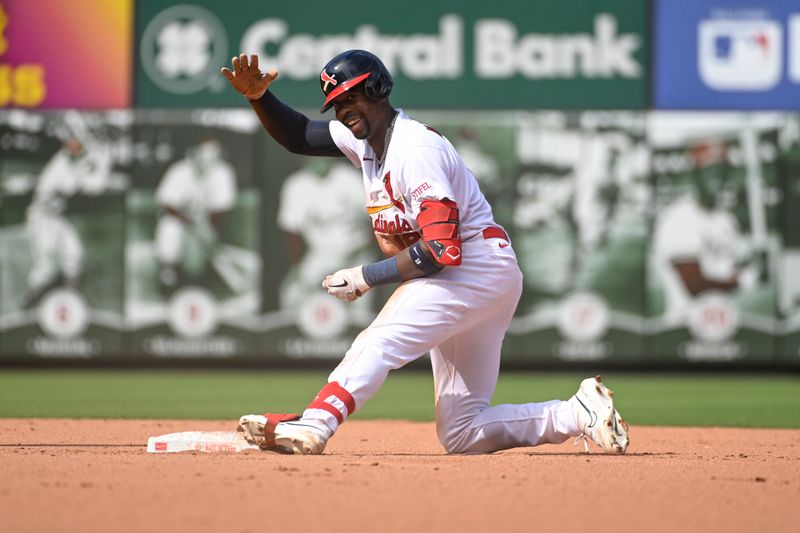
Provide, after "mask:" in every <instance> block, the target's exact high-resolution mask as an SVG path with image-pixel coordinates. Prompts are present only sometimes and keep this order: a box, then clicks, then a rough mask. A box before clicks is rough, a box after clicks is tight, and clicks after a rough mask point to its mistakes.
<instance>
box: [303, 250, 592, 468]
mask: <svg viewBox="0 0 800 533" xmlns="http://www.w3.org/2000/svg"><path fill="white" fill-rule="evenodd" d="M501 246H505V247H502V248H501ZM462 251H463V260H462V264H461V265H460V266H456V267H448V268H445V269H444V270H443V271H442V272H440V273H439V274H436V275H434V276H431V277H427V278H419V279H415V280H411V281H407V282H405V283H402V284H401V285H400V286H399V287H398V289H397V290H396V291H395V292H394V294H393V295H392V296H391V298H390V299H389V300H388V302H387V303H386V305H385V306H384V308H383V309H382V310H381V312H380V314H379V315H378V316H377V317H376V318H375V320H374V321H373V322H372V324H371V325H370V326H369V327H368V328H367V329H366V330H364V331H363V332H361V334H360V335H359V336H358V337H357V338H356V340H355V342H354V343H353V345H352V347H351V348H350V350H348V352H347V354H346V355H345V357H344V359H343V360H342V362H341V363H340V364H339V365H338V367H337V368H336V369H335V370H334V371H333V373H331V375H330V377H329V378H328V382H329V383H333V382H338V384H339V385H340V386H341V387H343V388H344V389H345V390H346V391H348V392H349V393H350V394H351V395H352V399H353V400H354V401H355V408H356V409H358V408H359V407H361V406H362V405H364V403H365V402H366V401H367V400H369V399H370V398H371V397H372V396H373V395H374V394H375V393H376V392H377V391H378V389H379V388H380V387H381V385H382V384H383V382H384V380H385V379H386V376H387V375H388V373H389V371H390V370H394V369H396V368H400V367H402V366H404V365H405V364H407V363H409V362H411V361H413V360H415V359H417V358H419V357H420V356H422V355H423V354H424V353H425V352H427V351H430V352H431V362H432V366H433V374H434V383H435V392H436V428H437V434H438V437H439V440H440V442H441V443H442V445H443V446H444V448H445V449H446V450H447V451H448V452H449V453H481V452H484V453H485V452H492V451H496V450H502V449H507V448H513V447H518V446H535V445H537V444H543V443H559V442H563V441H564V440H566V439H567V438H569V437H570V436H575V435H579V434H580V430H579V428H578V425H577V422H576V421H575V418H574V415H573V414H572V411H571V408H570V406H569V405H568V404H567V402H562V401H560V400H553V401H549V402H544V403H527V404H521V405H497V406H493V407H489V402H490V400H491V398H492V395H493V394H494V390H495V386H496V384H497V378H498V373H499V366H500V349H501V345H502V342H503V337H504V336H505V332H506V329H507V328H508V325H509V324H510V322H511V318H512V316H513V314H514V310H515V308H516V305H517V302H518V300H519V297H520V294H521V292H522V273H521V272H520V270H519V267H518V265H517V260H516V256H515V254H514V252H513V250H512V248H511V246H509V245H508V243H506V241H504V240H501V239H483V238H482V237H481V235H478V236H476V237H474V238H472V239H470V240H468V241H465V242H464V243H463V248H462ZM323 400H324V401H326V402H328V403H330V404H331V405H332V406H333V407H335V408H336V409H337V410H338V411H339V412H341V414H342V417H341V418H342V419H344V418H346V417H347V415H348V409H347V407H346V406H345V405H344V402H342V401H341V400H340V399H338V398H336V397H335V396H331V397H329V398H327V399H323ZM303 418H304V419H306V420H316V421H321V422H323V423H324V424H325V425H326V426H327V427H328V428H329V429H330V430H331V432H334V431H336V429H337V428H338V420H337V418H336V417H334V416H333V415H331V414H330V412H328V411H326V410H323V409H316V408H308V409H306V410H305V412H304V413H303Z"/></svg>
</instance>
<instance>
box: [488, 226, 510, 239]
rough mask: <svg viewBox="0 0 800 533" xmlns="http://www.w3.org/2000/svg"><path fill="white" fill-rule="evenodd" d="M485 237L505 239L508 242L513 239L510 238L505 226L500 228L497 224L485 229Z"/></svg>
mask: <svg viewBox="0 0 800 533" xmlns="http://www.w3.org/2000/svg"><path fill="white" fill-rule="evenodd" d="M483 238H484V239H503V240H504V241H506V242H511V239H509V238H508V234H507V233H506V230H504V229H503V228H498V227H497V226H491V227H488V228H486V229H485V230H483Z"/></svg>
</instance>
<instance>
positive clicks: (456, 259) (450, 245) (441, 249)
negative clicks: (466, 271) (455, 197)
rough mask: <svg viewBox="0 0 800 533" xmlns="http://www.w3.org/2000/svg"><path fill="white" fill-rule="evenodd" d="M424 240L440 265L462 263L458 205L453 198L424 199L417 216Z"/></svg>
mask: <svg viewBox="0 0 800 533" xmlns="http://www.w3.org/2000/svg"><path fill="white" fill-rule="evenodd" d="M417 224H418V225H419V230H420V233H422V240H423V241H424V242H425V244H426V245H427V246H428V249H429V250H430V251H431V253H433V257H434V259H436V262H437V263H439V264H440V265H445V266H453V265H460V264H461V235H460V233H459V231H458V205H456V203H455V202H454V201H452V200H448V199H444V200H424V201H423V202H422V204H420V210H419V215H418V216H417Z"/></svg>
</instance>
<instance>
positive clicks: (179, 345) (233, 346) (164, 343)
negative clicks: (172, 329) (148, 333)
mask: <svg viewBox="0 0 800 533" xmlns="http://www.w3.org/2000/svg"><path fill="white" fill-rule="evenodd" d="M142 347H143V349H144V351H145V352H147V353H149V354H153V355H155V356H158V357H169V358H182V357H199V356H204V357H215V358H225V357H233V356H234V355H236V354H238V353H240V352H241V350H242V347H241V345H240V342H239V340H237V339H234V338H232V337H227V336H213V337H204V338H202V339H184V338H175V337H172V336H166V335H156V336H155V337H151V338H149V339H146V340H145V341H144V343H142Z"/></svg>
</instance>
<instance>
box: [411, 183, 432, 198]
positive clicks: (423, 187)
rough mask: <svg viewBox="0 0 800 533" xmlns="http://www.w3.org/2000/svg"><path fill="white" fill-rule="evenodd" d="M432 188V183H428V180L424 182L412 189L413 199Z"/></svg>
mask: <svg viewBox="0 0 800 533" xmlns="http://www.w3.org/2000/svg"><path fill="white" fill-rule="evenodd" d="M430 188H431V186H430V184H428V182H427V181H426V182H425V183H423V184H422V185H420V186H419V187H417V188H416V189H414V190H413V191H411V199H412V200H416V199H417V198H419V196H420V195H421V194H422V193H423V192H425V191H427V190H429V189H430Z"/></svg>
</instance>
